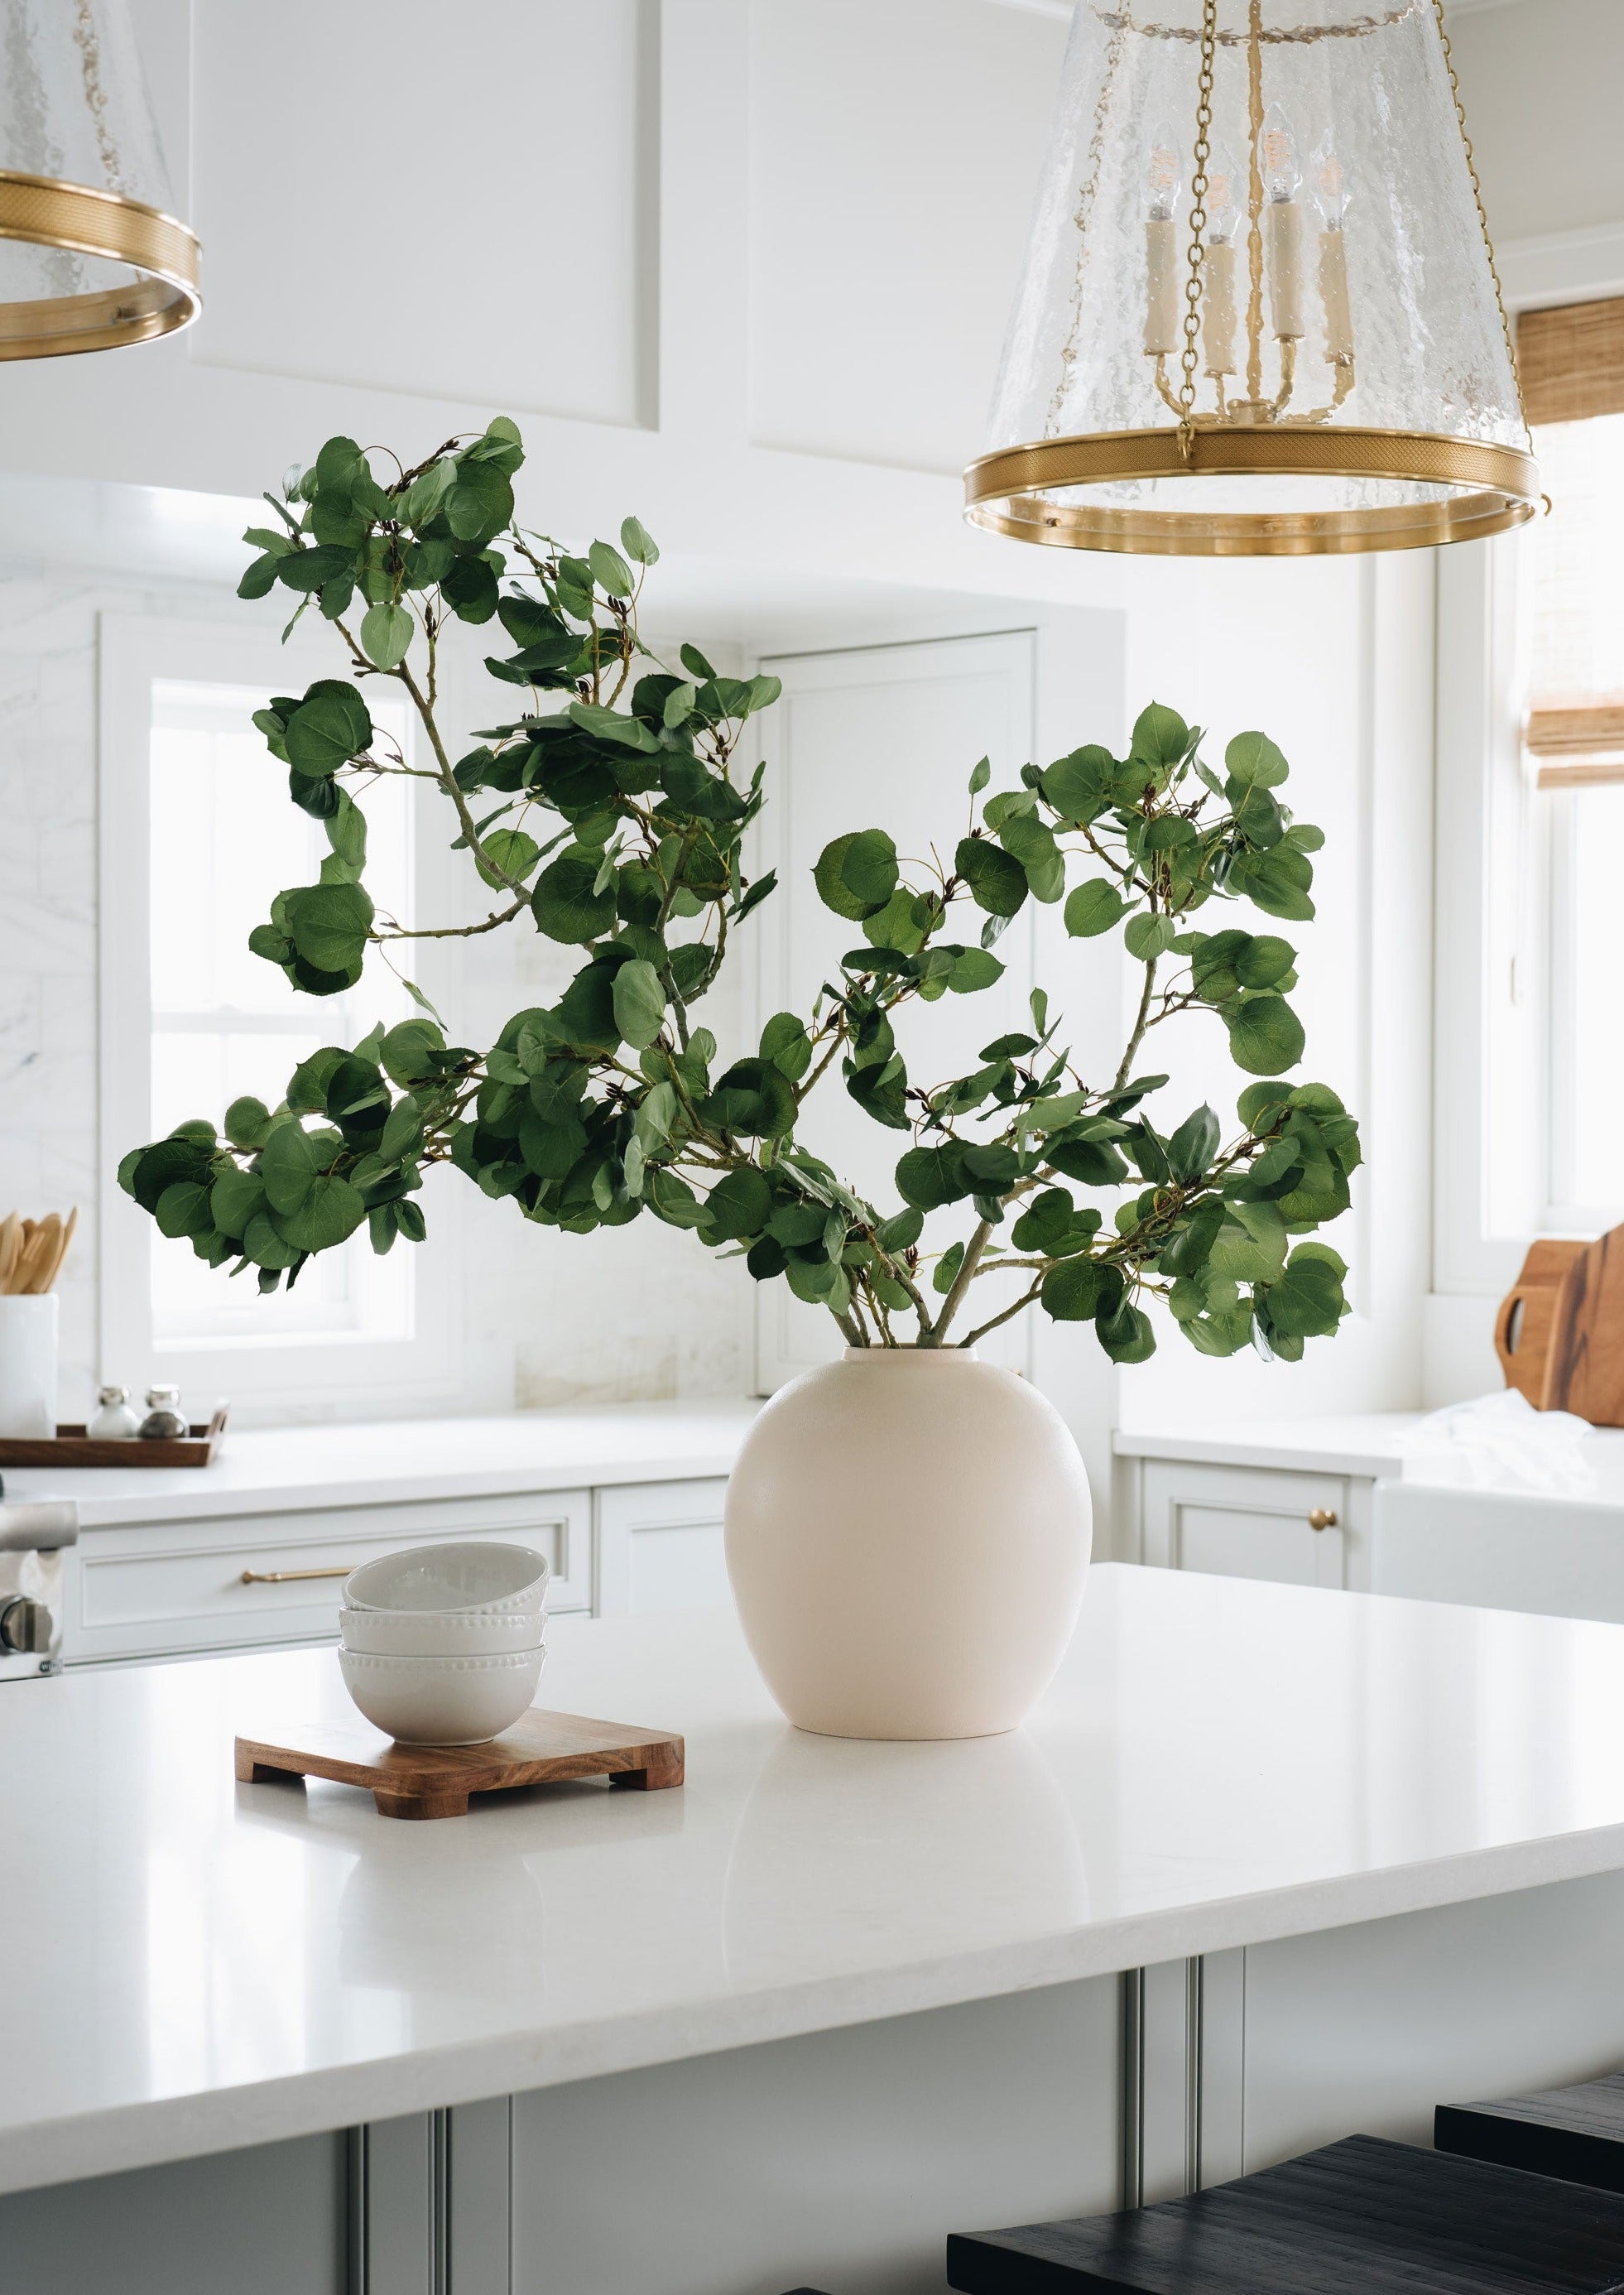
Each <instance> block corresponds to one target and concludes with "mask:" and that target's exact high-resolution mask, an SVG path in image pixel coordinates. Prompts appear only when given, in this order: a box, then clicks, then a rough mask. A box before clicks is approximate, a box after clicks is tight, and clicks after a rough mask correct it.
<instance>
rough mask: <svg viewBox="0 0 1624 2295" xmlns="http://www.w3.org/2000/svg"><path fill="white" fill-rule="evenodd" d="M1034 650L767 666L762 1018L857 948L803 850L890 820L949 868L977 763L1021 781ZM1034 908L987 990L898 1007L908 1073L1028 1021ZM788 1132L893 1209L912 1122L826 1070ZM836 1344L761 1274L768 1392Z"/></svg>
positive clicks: (1006, 1334)
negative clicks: (774, 875)
mask: <svg viewBox="0 0 1624 2295" xmlns="http://www.w3.org/2000/svg"><path fill="white" fill-rule="evenodd" d="M1035 664H1036V639H1035V636H1034V634H1033V633H1032V632H1031V631H1030V630H1018V631H1014V632H1008V633H1002V634H1000V635H999V636H996V637H967V638H951V639H943V641H941V642H940V643H937V644H929V645H885V646H874V647H866V648H859V649H854V650H851V651H846V652H831V653H821V654H802V655H790V656H788V657H780V658H775V659H773V660H771V661H763V664H762V667H763V669H764V670H770V671H771V672H772V674H774V675H775V676H777V677H779V678H781V679H782V681H783V685H784V698H783V700H782V701H781V702H780V704H779V706H778V707H777V708H776V709H774V710H772V711H771V712H770V713H769V715H767V716H766V717H765V718H764V719H763V721H762V738H763V747H765V749H766V752H767V762H768V771H769V774H770V777H771V779H770V786H771V788H773V790H774V791H775V796H774V799H773V802H772V804H771V805H769V806H768V808H767V811H766V813H765V815H764V816H763V831H762V837H763V843H762V851H761V853H760V856H759V866H760V867H761V868H763V869H767V868H772V869H776V870H777V871H778V879H779V889H778V892H777V894H775V895H774V897H773V898H772V899H771V901H768V902H766V903H765V904H764V905H763V908H762V909H761V910H760V911H758V915H757V919H755V920H753V926H752V928H753V930H755V932H756V933H758V934H759V935H760V939H759V943H758V945H759V948H760V951H761V954H760V962H761V972H760V983H761V985H760V993H759V1011H758V1017H757V1025H758V1026H759V1025H760V1024H761V1022H763V1021H764V1020H766V1019H767V1018H768V1017H770V1016H771V1014H772V1013H774V1012H778V1011H785V1010H788V1011H794V1012H798V1013H800V1014H801V1015H802V1016H803V1017H805V1016H806V1014H808V1013H809V1012H810V1011H811V1009H812V1000H813V998H814V997H815V996H816V995H817V993H818V990H819V986H820V983H822V982H823V981H825V980H828V979H830V978H832V977H834V976H835V975H834V970H833V968H835V967H836V966H837V965H838V963H839V960H840V958H841V957H842V955H843V954H844V953H845V951H846V950H847V949H850V948H853V947H854V946H857V945H859V944H861V938H862V934H861V927H859V926H857V925H854V924H852V923H849V922H847V921H846V920H845V919H842V918H840V917H837V916H836V915H834V914H833V913H832V911H829V910H828V909H826V908H825V907H824V905H823V903H822V902H821V901H820V899H819V897H818V894H817V891H816V888H815V887H814V886H813V883H812V868H813V864H814V863H815V862H816V861H817V858H818V855H819V854H820V853H821V852H822V850H823V848H824V846H825V845H828V844H829V843H830V842H831V840H832V839H833V838H835V837H840V836H843V835H845V833H846V832H847V831H848V830H852V829H885V830H886V831H887V833H888V834H889V835H891V836H892V837H894V838H895V839H896V845H897V850H898V852H899V853H902V854H903V855H904V856H905V857H906V856H914V857H918V856H921V855H928V854H929V853H930V852H931V850H932V847H933V845H934V848H935V849H936V850H937V851H938V852H940V853H944V855H945V858H946V862H947V863H948V865H950V866H951V856H952V848H953V845H954V843H955V842H956V840H957V839H958V837H960V836H961V835H962V834H963V832H964V829H965V828H966V827H967V825H968V817H969V816H968V808H969V798H968V796H967V794H966V785H967V781H968V780H969V775H970V771H971V768H972V767H973V766H974V765H975V762H976V760H977V759H978V758H980V757H983V756H986V757H990V758H991V760H992V769H993V774H994V780H993V784H992V786H993V787H994V788H999V787H1014V786H1015V784H1016V777H1017V775H1018V773H1019V770H1020V768H1021V766H1022V765H1024V764H1026V763H1027V762H1028V761H1029V760H1030V758H1031V757H1032V748H1033V680H1034V675H1035ZM965 917H966V921H965V923H964V926H963V928H962V934H963V937H965V938H967V939H974V937H975V935H976V933H977V931H978V930H979V927H980V925H981V922H982V919H981V914H980V911H978V910H970V909H968V908H967V909H966V911H965ZM998 955H999V957H1000V960H1001V962H1002V963H1003V965H1004V967H1005V972H1004V976H1003V978H1002V980H1001V981H1000V982H999V983H998V984H996V986H994V987H992V988H989V989H986V990H983V992H981V993H980V994H978V995H973V996H943V997H942V998H940V999H939V1000H937V1001H936V1002H935V1003H933V1004H918V1003H914V1004H910V1006H909V1007H908V1009H907V1012H906V1014H905V1016H904V1019H905V1025H902V1024H901V1023H900V1024H899V1027H898V1048H899V1049H900V1050H901V1051H902V1056H903V1058H904V1059H905V1060H906V1061H907V1063H908V1072H909V1075H910V1080H911V1081H913V1082H918V1083H924V1084H937V1083H942V1082H945V1081H946V1080H947V1079H948V1078H949V1077H950V1076H953V1075H961V1074H966V1073H967V1071H969V1070H970V1069H972V1068H974V1067H975V1065H976V1060H977V1055H978V1054H979V1052H980V1049H981V1047H982V1046H983V1044H986V1043H990V1042H991V1041H992V1039H993V1038H994V1037H995V1036H1000V1035H1004V1034H1007V1033H1009V1032H1010V1031H1011V1030H1014V1029H1017V1028H1024V1027H1026V1026H1027V1025H1029V1021H1030V1015H1029V1012H1028V1009H1027V999H1028V997H1029V996H1030V994H1031V992H1032V903H1031V902H1028V903H1027V904H1026V908H1025V910H1024V911H1023V912H1022V914H1021V915H1020V916H1018V917H1017V918H1016V919H1015V921H1014V923H1013V924H1012V925H1011V926H1010V927H1009V929H1008V931H1007V932H1006V933H1005V934H1004V935H1003V937H1002V938H1001V939H1000V942H999V943H998ZM797 1136H798V1137H800V1138H801V1139H802V1141H803V1144H804V1146H806V1147H810V1148H811V1149H812V1153H813V1154H814V1155H817V1156H821V1157H822V1158H823V1159H824V1161H825V1162H826V1163H828V1164H832V1165H833V1166H834V1168H835V1170H836V1171H837V1172H839V1173H840V1175H841V1177H842V1178H843V1179H845V1180H848V1181H850V1182H851V1183H852V1184H853V1185H854V1186H855V1187H856V1188H858V1189H859V1190H860V1191H861V1193H863V1194H865V1195H869V1196H871V1197H873V1198H874V1200H875V1201H876V1203H877V1205H879V1206H880V1208H881V1209H882V1210H885V1211H894V1210H896V1209H898V1208H899V1203H898V1197H897V1192H896V1187H895V1182H894V1179H893V1177H892V1174H893V1173H894V1171H895V1169H896V1164H897V1159H898V1157H899V1156H901V1155H902V1151H903V1150H904V1148H906V1147H907V1146H908V1145H909V1140H908V1135H907V1134H906V1133H905V1132H901V1131H886V1130H885V1129H884V1128H882V1127H881V1126H880V1125H879V1124H877V1123H874V1122H873V1121H872V1120H871V1119H870V1118H869V1117H868V1116H866V1115H863V1114H862V1112H861V1109H860V1108H859V1107H857V1106H856V1104H855V1102H854V1101H853V1100H851V1099H850V1098H848V1097H847V1095H846V1092H845V1089H844V1087H843V1085H842V1082H841V1080H840V1078H839V1076H838V1075H837V1074H836V1075H832V1076H830V1077H829V1078H828V1080H827V1081H826V1082H825V1083H824V1084H823V1086H822V1088H821V1089H820V1091H819V1092H818V1094H817V1096H816V1098H814V1099H813V1100H812V1102H811V1103H810V1104H809V1110H808V1119H807V1123H806V1125H805V1127H804V1131H802V1132H801V1133H799V1134H798V1135H797ZM966 1208H967V1207H966V1206H965V1205H958V1206H957V1207H956V1209H957V1211H958V1213H959V1214H960V1216H959V1219H958V1221H957V1223H954V1213H953V1212H951V1211H949V1212H943V1213H937V1214H935V1215H934V1217H933V1218H932V1219H931V1220H930V1221H928V1222H927V1223H926V1248H927V1249H936V1250H941V1249H943V1248H945V1246H947V1244H948V1243H950V1242H951V1240H952V1239H953V1238H954V1237H956V1236H959V1235H961V1234H963V1233H965V1232H966V1231H967V1230H966V1227H965V1222H964V1220H963V1217H962V1214H963V1213H964V1212H965V1210H966ZM975 1287H976V1290H977V1292H978V1293H982V1292H984V1293H986V1294H988V1297H987V1300H986V1302H985V1313H992V1312H993V1311H995V1310H996V1307H997V1305H998V1304H999V1303H1000V1302H999V1301H998V1299H997V1298H995V1297H994V1296H993V1294H994V1293H995V1292H996V1291H997V1288H998V1278H988V1279H987V1280H986V1281H984V1282H978V1283H977V1285H976V1286H975ZM981 1304H982V1303H981V1301H980V1300H979V1299H978V1301H977V1305H978V1307H980V1306H981ZM983 1319H984V1316H983ZM1026 1326H1027V1319H1026V1318H1024V1317H1022V1318H1019V1319H1017V1320H1016V1322H1015V1323H1013V1324H1010V1325H1008V1326H1006V1327H1005V1328H1004V1329H1003V1330H1000V1331H997V1332H994V1333H993V1334H992V1335H991V1336H990V1337H989V1339H988V1340H987V1341H986V1343H985V1344H984V1347H983V1352H984V1353H985V1354H986V1356H987V1357H988V1359H989V1360H992V1361H994V1362H1002V1363H1007V1364H1008V1366H1009V1367H1010V1368H1012V1369H1016V1370H1030V1368H1031V1365H1030V1362H1029V1360H1028V1352H1027V1350H1028V1344H1029V1342H1028V1337H1027V1328H1026ZM839 1351H840V1335H839V1333H838V1332H837V1331H836V1327H835V1324H834V1319H833V1318H832V1317H831V1316H829V1315H828V1314H827V1313H826V1312H825V1311H824V1310H823V1309H821V1308H819V1307H808V1306H805V1305H804V1304H803V1303H801V1302H800V1301H799V1300H797V1299H796V1298H795V1297H794V1295H792V1294H791V1292H790V1289H789V1286H788V1284H787V1283H784V1282H782V1281H781V1280H780V1281H775V1282H771V1283H763V1285H761V1286H760V1289H759V1294H758V1323H757V1340H756V1375H757V1383H758V1384H759V1385H760V1387H761V1390H762V1392H763V1393H768V1394H771V1393H772V1391H773V1390H774V1388H776V1387H779V1386H781V1385H782V1384H783V1383H784V1381H785V1380H786V1379H788V1378H793V1377H794V1376H796V1373H797V1372H799V1371H803V1370H806V1369H809V1368H811V1367H812V1365H813V1364H814V1363H820V1362H827V1361H828V1360H830V1359H831V1358H832V1357H833V1356H835V1355H836V1354H837V1353H838V1352H839Z"/></svg>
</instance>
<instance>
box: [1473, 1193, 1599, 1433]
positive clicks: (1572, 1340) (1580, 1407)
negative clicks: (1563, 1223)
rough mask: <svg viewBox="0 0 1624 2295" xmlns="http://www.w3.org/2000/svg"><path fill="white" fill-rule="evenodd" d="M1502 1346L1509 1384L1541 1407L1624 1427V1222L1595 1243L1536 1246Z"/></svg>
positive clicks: (1510, 1301)
mask: <svg viewBox="0 0 1624 2295" xmlns="http://www.w3.org/2000/svg"><path fill="white" fill-rule="evenodd" d="M1494 1344H1495V1351H1496V1352H1497V1353H1498V1356H1499V1359H1500V1368H1501V1369H1502V1370H1503V1371H1504V1373H1505V1375H1506V1385H1507V1386H1514V1387H1515V1388H1516V1389H1517V1391H1518V1393H1520V1394H1524V1395H1526V1396H1527V1398H1528V1400H1529V1401H1530V1402H1531V1403H1532V1404H1533V1405H1534V1408H1535V1409H1537V1410H1571V1411H1572V1413H1573V1414H1574V1416H1575V1417H1578V1418H1587V1419H1588V1420H1589V1422H1590V1424H1591V1425H1592V1426H1624V1227H1615V1228H1613V1229H1612V1230H1611V1231H1610V1232H1609V1233H1608V1234H1606V1235H1603V1236H1598V1237H1596V1239H1595V1242H1594V1243H1584V1242H1577V1241H1571V1240H1569V1239H1568V1238H1566V1237H1555V1236H1552V1237H1543V1238H1542V1239H1541V1240H1540V1241H1539V1242H1538V1243H1536V1244H1533V1245H1531V1246H1530V1249H1529V1254H1528V1257H1527V1258H1526V1259H1525V1260H1524V1261H1523V1262H1522V1273H1521V1275H1519V1277H1518V1278H1517V1281H1516V1284H1515V1286H1514V1288H1513V1289H1512V1290H1511V1291H1509V1292H1507V1294H1506V1297H1505V1298H1504V1299H1503V1300H1502V1302H1501V1303H1500V1311H1499V1314H1498V1317H1497V1319H1496V1321H1495V1330H1494Z"/></svg>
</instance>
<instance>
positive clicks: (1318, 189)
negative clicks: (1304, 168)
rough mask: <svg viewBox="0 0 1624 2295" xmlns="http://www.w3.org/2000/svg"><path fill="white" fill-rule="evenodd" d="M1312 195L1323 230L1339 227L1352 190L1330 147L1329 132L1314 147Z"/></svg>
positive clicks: (1339, 228)
mask: <svg viewBox="0 0 1624 2295" xmlns="http://www.w3.org/2000/svg"><path fill="white" fill-rule="evenodd" d="M1311 183H1312V190H1311V192H1310V196H1311V198H1312V200H1313V202H1314V206H1315V208H1316V209H1317V210H1318V216H1319V228H1320V229H1321V231H1340V230H1341V229H1342V220H1343V218H1344V216H1346V215H1347V212H1348V202H1349V200H1351V198H1352V196H1353V194H1352V192H1351V189H1350V188H1349V184H1348V178H1347V176H1346V175H1345V174H1344V173H1343V170H1342V161H1341V160H1340V159H1338V158H1337V156H1336V153H1335V152H1334V151H1333V150H1332V148H1331V139H1330V137H1329V135H1325V136H1322V137H1321V138H1320V141H1319V143H1318V145H1317V146H1316V147H1315V151H1314V158H1313V162H1312V167H1311Z"/></svg>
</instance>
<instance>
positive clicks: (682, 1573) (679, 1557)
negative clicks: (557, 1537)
mask: <svg viewBox="0 0 1624 2295" xmlns="http://www.w3.org/2000/svg"><path fill="white" fill-rule="evenodd" d="M727 1487H728V1486H727V1482H726V1480H725V1479H724V1478H723V1477H722V1476H717V1477H716V1478H715V1479H714V1481H708V1482H635V1483H631V1484H628V1485H627V1486H626V1487H624V1489H620V1490H608V1491H599V1492H598V1494H597V1513H598V1521H597V1600H596V1603H595V1605H594V1606H595V1608H596V1611H597V1614H598V1615H599V1616H600V1618H614V1617H624V1616H626V1615H628V1614H632V1615H637V1614H641V1615H643V1616H649V1615H652V1614H654V1613H660V1612H673V1611H681V1610H708V1609H714V1607H715V1605H717V1604H718V1603H722V1602H730V1601H731V1600H732V1598H733V1595H732V1589H731V1588H730V1585H729V1584H728V1569H727V1561H726V1557H725V1556H724V1554H723V1552H722V1501H723V1499H724V1498H725V1497H726V1495H727Z"/></svg>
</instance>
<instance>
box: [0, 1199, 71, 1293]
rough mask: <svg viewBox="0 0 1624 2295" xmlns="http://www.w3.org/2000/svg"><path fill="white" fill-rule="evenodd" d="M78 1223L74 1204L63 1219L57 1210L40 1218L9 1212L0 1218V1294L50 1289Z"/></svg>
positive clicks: (59, 1271) (36, 1291)
mask: <svg viewBox="0 0 1624 2295" xmlns="http://www.w3.org/2000/svg"><path fill="white" fill-rule="evenodd" d="M78 1222H79V1214H78V1207H77V1206H75V1208H74V1209H73V1210H71V1211H69V1213H68V1216H67V1218H66V1219H65V1220H64V1219H63V1217H62V1215H61V1213H60V1212H51V1213H47V1215H46V1216H45V1218H44V1219H42V1220H31V1219H21V1218H20V1217H19V1216H18V1214H17V1213H15V1212H11V1213H8V1214H7V1216H6V1217H5V1218H4V1220H0V1296H6V1297H10V1298H16V1297H17V1296H19V1295H21V1294H23V1293H32V1294H33V1295H36V1296H38V1295H41V1294H43V1293H45V1292H46V1291H49V1290H51V1289H52V1288H53V1286H54V1284H55V1282H56V1278H57V1277H58V1276H59V1275H60V1274H61V1270H62V1262H63V1260H64V1259H65V1258H66V1257H67V1255H68V1246H69V1244H70V1243H71V1242H72V1241H73V1231H74V1229H75V1228H76V1227H77V1226H78Z"/></svg>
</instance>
